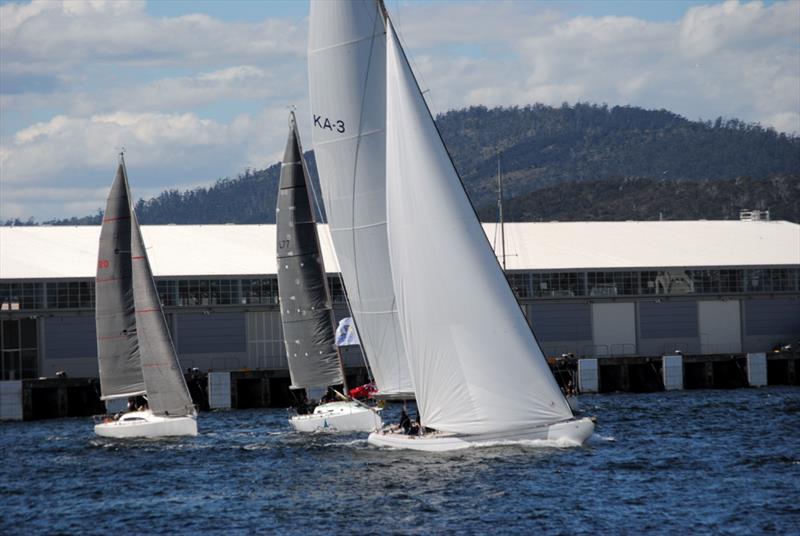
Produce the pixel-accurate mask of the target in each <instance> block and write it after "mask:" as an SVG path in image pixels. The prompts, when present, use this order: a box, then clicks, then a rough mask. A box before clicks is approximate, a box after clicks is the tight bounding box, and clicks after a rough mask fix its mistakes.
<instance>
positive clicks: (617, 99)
mask: <svg viewBox="0 0 800 536" xmlns="http://www.w3.org/2000/svg"><path fill="white" fill-rule="evenodd" d="M534 7H535V4H533V6H531V5H529V4H527V3H522V5H518V4H505V3H504V4H500V6H499V7H494V4H486V3H480V4H475V3H470V4H468V5H467V6H466V7H465V8H464V10H463V11H462V10H460V9H459V10H458V12H456V10H455V9H453V6H452V5H441V4H436V3H433V4H427V5H426V6H425V8H424V9H418V10H415V9H412V8H413V4H411V5H407V6H405V7H404V10H405V11H404V13H405V15H404V24H403V25H402V27H404V28H406V29H407V31H408V35H407V36H406V42H407V45H409V46H410V47H411V48H412V54H411V56H412V58H413V59H415V60H416V61H415V63H414V67H415V70H416V71H417V73H418V74H420V75H421V76H420V78H421V79H422V81H423V83H425V84H426V85H427V87H430V89H431V93H430V94H427V95H426V97H427V98H428V100H429V102H431V103H432V107H433V108H434V109H435V111H437V112H441V111H444V110H447V109H451V108H455V107H459V106H465V105H472V104H484V105H487V106H493V105H509V104H518V105H524V104H531V103H534V102H543V103H546V104H551V105H558V104H561V103H562V102H564V101H567V102H576V101H586V102H595V103H602V102H606V103H608V104H612V105H616V104H619V105H626V104H631V105H638V106H643V107H646V108H656V109H658V108H666V109H669V110H671V111H674V112H676V113H679V114H681V115H684V116H687V117H689V118H690V119H698V118H704V119H713V118H715V117H717V116H724V117H736V118H739V119H742V120H745V121H749V122H760V123H761V124H763V125H764V126H772V127H775V128H776V129H779V130H783V131H786V132H790V133H791V132H795V133H798V132H800V123H798V121H797V117H798V113H800V54H799V53H798V48H797V39H798V36H800V2H776V3H775V4H772V5H764V4H762V3H760V2H753V3H739V2H725V3H722V4H712V5H708V6H696V7H693V8H690V9H689V10H687V12H686V14H685V16H684V17H683V18H682V19H681V20H679V21H673V22H669V21H668V22H652V21H645V20H641V19H636V18H632V17H619V16H607V17H572V18H567V17H565V16H563V15H559V14H557V13H556V12H554V11H553V10H549V11H546V12H544V13H542V14H535V13H533V8H534ZM526 10H527V11H526ZM464 14H467V15H468V16H467V17H462V15H464ZM475 20H480V21H481V24H479V25H475V24H474V21H475ZM420 29H424V31H425V36H418V35H417V34H418V33H420V32H421V31H422V30H420ZM473 29H474V31H473ZM454 36H455V37H456V38H460V39H462V40H464V41H468V42H469V43H470V44H471V45H472V46H473V47H478V48H480V49H482V50H484V51H489V52H491V51H497V52H496V53H495V54H494V56H489V57H478V58H474V57H469V56H462V57H457V56H454V50H453V49H452V48H450V47H448V45H450V44H452V43H453V41H454ZM415 38H416V40H415ZM442 47H444V48H442ZM456 50H457V49H456ZM509 51H510V52H509Z"/></svg>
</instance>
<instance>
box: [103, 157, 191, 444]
mask: <svg viewBox="0 0 800 536" xmlns="http://www.w3.org/2000/svg"><path fill="white" fill-rule="evenodd" d="M95 322H96V326H97V358H98V364H99V369H100V389H101V399H102V400H113V399H119V398H124V399H128V400H129V401H131V402H133V400H134V399H136V398H138V397H143V398H144V400H146V404H145V405H144V406H143V407H140V408H138V409H136V408H133V407H130V406H131V404H129V410H131V411H128V412H126V413H123V414H122V415H118V416H116V417H109V418H106V419H105V421H104V422H102V423H99V424H97V425H95V427H94V431H95V433H96V434H97V435H100V436H106V437H118V438H122V437H162V436H187V435H189V436H193V435H197V412H196V410H195V407H194V405H193V404H192V399H191V396H190V395H189V390H188V388H187V387H186V381H185V380H184V377H183V374H182V373H181V367H180V363H179V362H178V356H177V354H176V353H175V348H174V346H173V344H172V339H171V338H170V334H169V331H168V330H167V324H166V320H165V318H164V311H163V310H162V308H161V302H160V300H159V297H158V293H157V291H156V285H155V281H154V280H153V273H152V271H151V269H150V261H149V259H148V257H147V250H146V249H145V245H144V240H143V239H142V234H141V230H140V229H139V222H138V221H137V219H136V213H135V212H134V210H133V208H132V206H131V197H130V188H129V185H128V175H127V171H126V169H125V161H124V158H123V157H122V155H120V162H119V167H118V168H117V175H116V178H115V179H114V183H113V184H112V186H111V191H110V192H109V194H108V201H107V202H106V210H105V213H104V214H103V224H102V228H101V231H100V245H99V250H98V256H97V276H96V278H95Z"/></svg>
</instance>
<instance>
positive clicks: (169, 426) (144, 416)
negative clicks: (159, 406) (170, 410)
mask: <svg viewBox="0 0 800 536" xmlns="http://www.w3.org/2000/svg"><path fill="white" fill-rule="evenodd" d="M94 433H95V434H97V435H99V436H103V437H116V438H124V437H168V436H196V435H197V418H196V417H195V416H194V415H187V416H184V417H162V416H159V415H153V412H151V411H149V410H148V411H131V412H129V413H125V414H123V415H122V416H121V417H120V418H119V419H116V420H107V421H106V422H102V423H100V424H96V425H95V426H94Z"/></svg>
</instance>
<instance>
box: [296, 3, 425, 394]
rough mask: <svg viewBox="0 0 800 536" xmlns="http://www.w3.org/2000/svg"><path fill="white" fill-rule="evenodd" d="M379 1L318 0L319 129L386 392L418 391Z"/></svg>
mask: <svg viewBox="0 0 800 536" xmlns="http://www.w3.org/2000/svg"><path fill="white" fill-rule="evenodd" d="M385 37H386V36H385V27H384V22H383V17H382V13H381V6H380V5H379V4H378V2H376V1H375V0H365V1H353V2H350V1H341V0H325V1H314V2H312V3H311V13H310V28H309V51H308V62H309V87H310V94H311V112H312V134H313V141H314V153H315V155H316V160H317V169H318V170H319V175H320V184H321V186H322V195H323V198H324V201H325V210H326V213H327V216H328V224H329V227H330V231H331V236H332V239H333V244H334V248H335V249H336V255H337V257H338V259H339V264H340V268H341V273H342V277H343V279H344V283H345V287H346V289H347V293H348V297H349V301H350V307H351V310H352V314H353V317H354V318H355V322H356V325H357V326H358V330H359V335H360V337H361V344H362V348H363V349H364V351H365V353H366V356H367V359H368V360H369V364H370V367H371V369H372V372H373V375H374V376H375V382H376V384H377V385H378V389H379V392H380V393H381V394H383V395H397V396H413V392H414V389H413V383H412V381H411V377H410V375H409V370H408V362H407V359H406V351H405V349H404V347H403V342H402V339H401V337H400V332H399V323H398V314H397V306H396V300H395V296H394V291H393V285H392V280H391V269H390V267H389V256H388V246H387V234H386V178H385V169H386V160H385V154H386V151H385V148H386V115H385V111H386V63H385V55H386V40H385Z"/></svg>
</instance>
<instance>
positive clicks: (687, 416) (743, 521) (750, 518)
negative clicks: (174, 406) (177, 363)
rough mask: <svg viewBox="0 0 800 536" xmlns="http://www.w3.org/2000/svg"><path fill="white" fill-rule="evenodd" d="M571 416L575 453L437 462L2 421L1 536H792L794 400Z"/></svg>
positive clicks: (261, 433)
mask: <svg viewBox="0 0 800 536" xmlns="http://www.w3.org/2000/svg"><path fill="white" fill-rule="evenodd" d="M581 403H582V405H583V406H584V408H586V410H587V411H588V412H589V413H591V414H595V415H597V416H598V417H599V419H600V421H599V426H598V429H597V433H596V434H595V436H594V437H593V438H592V439H591V441H590V443H589V445H588V446H586V447H583V448H555V447H547V446H542V445H537V446H531V445H528V446H498V447H491V448H484V449H472V450H469V451H460V452H456V453H450V454H448V453H444V454H430V453H419V452H407V451H391V450H379V449H375V448H372V447H369V446H368V445H367V444H366V442H365V439H364V435H363V434H354V435H345V436H341V435H323V434H314V435H301V434H296V433H293V432H291V431H290V430H289V427H288V424H287V422H286V413H285V412H284V411H280V410H247V411H229V412H215V413H205V414H202V415H201V417H200V429H201V433H200V435H199V436H198V437H196V438H191V439H169V440H136V441H131V440H128V441H121V440H110V439H101V438H97V437H95V436H94V434H93V433H92V422H91V421H90V420H89V419H63V420H52V421H39V422H30V423H13V424H11V423H4V424H0V451H1V452H2V453H3V463H2V464H1V465H0V533H12V534H13V533H25V534H31V533H43V532H48V533H54V532H60V533H77V532H83V533H85V532H89V533H100V534H110V533H119V534H122V533H150V534H152V533H159V532H162V533H197V532H201V531H202V532H210V533H253V532H257V533H272V532H275V533H283V534H331V533H334V532H338V533H346V534H350V533H352V534H373V533H384V534H391V533H397V534H400V533H406V534H408V533H410V534H429V533H432V532H454V533H455V532H460V533H466V534H469V533H476V534H478V533H487V532H491V533H505V532H508V533H517V534H519V533H534V532H538V533H546V534H571V535H572V534H592V535H593V534H599V533H611V534H642V533H645V532H646V533H651V534H686V533H691V534H766V533H776V534H791V533H794V534H798V533H800V506H798V500H797V497H798V492H800V438H798V432H800V389H797V388H776V387H775V388H773V387H771V388H766V389H741V390H735V391H682V392H673V393H655V394H644V395H634V394H620V395H599V396H585V397H582V398H581ZM387 413H388V414H389V415H390V416H391V415H397V414H398V413H399V407H398V406H393V407H391V408H389V409H387ZM412 414H413V412H412Z"/></svg>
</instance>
